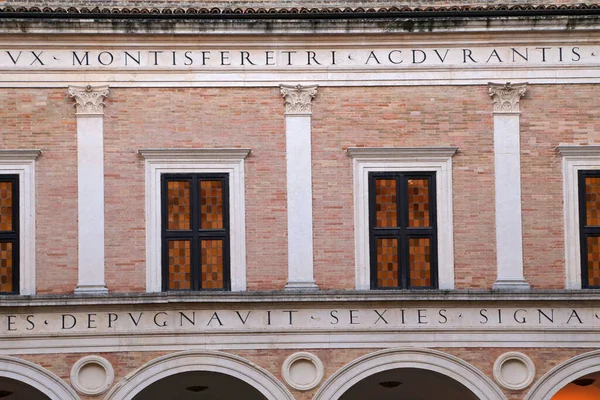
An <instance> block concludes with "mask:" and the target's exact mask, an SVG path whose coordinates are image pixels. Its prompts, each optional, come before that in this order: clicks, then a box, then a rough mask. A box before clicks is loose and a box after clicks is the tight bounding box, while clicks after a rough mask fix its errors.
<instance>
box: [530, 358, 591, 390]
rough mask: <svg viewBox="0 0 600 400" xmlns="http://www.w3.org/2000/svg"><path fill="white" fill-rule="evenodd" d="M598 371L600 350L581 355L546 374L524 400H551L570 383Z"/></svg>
mask: <svg viewBox="0 0 600 400" xmlns="http://www.w3.org/2000/svg"><path fill="white" fill-rule="evenodd" d="M598 371H600V350H594V351H590V352H588V353H584V354H580V355H578V356H576V357H573V358H571V359H569V360H567V361H565V362H563V363H561V364H558V365H557V366H556V367H554V368H552V369H551V370H550V371H548V372H546V373H545V374H544V376H542V377H541V378H540V379H539V380H538V381H537V382H536V383H535V385H533V387H532V388H531V390H529V393H527V396H525V398H524V400H550V399H551V398H552V396H554V395H555V394H556V393H557V392H558V391H559V390H560V389H562V388H563V387H565V386H566V385H567V384H569V383H570V382H572V381H574V380H575V379H577V378H581V377H582V376H585V375H588V374H591V373H593V372H598Z"/></svg>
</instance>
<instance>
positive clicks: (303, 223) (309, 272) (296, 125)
mask: <svg viewBox="0 0 600 400" xmlns="http://www.w3.org/2000/svg"><path fill="white" fill-rule="evenodd" d="M281 94H282V96H283V98H284V99H285V108H286V112H285V135H286V159H287V208H288V282H287V285H286V289H295V290H305V289H317V288H318V287H317V285H316V283H315V280H314V276H313V215H312V166H311V102H312V99H313V98H314V97H315V96H316V94H317V87H316V86H301V85H298V86H287V85H281Z"/></svg>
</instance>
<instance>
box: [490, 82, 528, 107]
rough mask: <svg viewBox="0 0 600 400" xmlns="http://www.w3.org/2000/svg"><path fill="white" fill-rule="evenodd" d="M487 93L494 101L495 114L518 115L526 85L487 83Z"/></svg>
mask: <svg viewBox="0 0 600 400" xmlns="http://www.w3.org/2000/svg"><path fill="white" fill-rule="evenodd" d="M488 85H489V89H488V93H489V95H490V96H491V97H492V100H493V101H494V112H495V113H508V114H510V113H519V102H520V100H521V97H523V96H524V95H525V92H526V91H527V83H519V84H515V85H513V84H511V83H510V82H507V83H506V84H500V83H491V82H490V83H489V84H488Z"/></svg>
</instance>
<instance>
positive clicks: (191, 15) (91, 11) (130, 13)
mask: <svg viewBox="0 0 600 400" xmlns="http://www.w3.org/2000/svg"><path fill="white" fill-rule="evenodd" d="M39 3H40V4H39V5H35V4H34V5H30V6H18V5H7V6H5V7H0V17H4V18H28V17H29V18H40V17H45V18H62V19H73V18H98V17H100V18H105V19H115V18H122V19H124V18H126V19H134V18H137V19H140V18H144V19H156V18H163V19H167V18H168V19H182V20H184V19H207V18H209V19H225V18H227V19H248V18H252V19H341V18H345V19H353V18H373V19H382V18H411V17H412V18H426V17H429V18H431V17H478V16H479V17H481V16H488V17H489V16H517V17H524V16H544V15H594V14H598V12H599V11H600V5H599V4H539V5H534V4H514V5H506V4H491V5H485V6H481V5H447V6H426V7H423V6H416V7H410V6H401V7H396V6H392V7H377V6H375V7H373V5H370V6H362V5H360V4H356V5H355V6H354V7H314V6H312V7H311V6H310V4H309V3H306V4H307V5H308V6H307V7H268V6H267V7H261V6H254V5H253V4H252V6H249V5H250V4H249V3H248V2H241V3H237V4H239V6H238V7H235V8H232V7H219V4H218V3H216V2H212V4H211V3H210V2H209V3H205V6H204V7H181V6H179V7H177V6H176V7H164V6H163V4H160V3H158V2H156V1H154V2H153V1H150V2H147V3H146V7H126V6H123V5H117V6H116V7H111V8H108V7H99V6H95V5H94V4H93V1H89V2H88V3H89V4H85V3H84V4H82V5H80V6H71V5H69V4H68V2H64V3H65V4H64V6H60V5H54V6H51V7H49V6H45V5H44V3H43V2H41V1H40V2H39ZM313 5H316V4H314V3H313ZM365 5H366V3H365ZM211 6H212V7H211Z"/></svg>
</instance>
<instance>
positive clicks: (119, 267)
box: [104, 88, 287, 291]
mask: <svg viewBox="0 0 600 400" xmlns="http://www.w3.org/2000/svg"><path fill="white" fill-rule="evenodd" d="M107 104H108V105H107V107H106V109H105V118H106V119H105V124H104V126H105V146H106V147H105V151H106V158H105V173H106V195H105V196H106V227H107V241H106V283H107V285H108V288H109V290H110V291H132V290H133V291H143V290H145V278H146V275H145V274H146V272H145V271H146V270H145V259H146V254H145V245H146V243H145V240H146V239H145V220H144V206H145V203H144V196H145V194H144V161H143V158H142V157H140V156H139V155H137V154H136V152H137V150H138V149H142V148H181V147H207V148H211V147H242V148H251V149H252V152H251V154H250V155H249V156H248V157H247V158H246V164H245V175H246V246H247V257H246V258H247V266H248V273H247V276H248V290H258V289H261V290H270V289H282V288H283V286H284V285H285V282H286V280H287V211H286V201H287V200H286V183H285V182H286V172H285V126H284V115H283V113H284V110H285V109H284V107H283V100H282V99H281V95H280V94H279V89H275V88H273V89H115V90H113V91H112V92H111V95H110V97H109V100H108V101H107Z"/></svg>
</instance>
